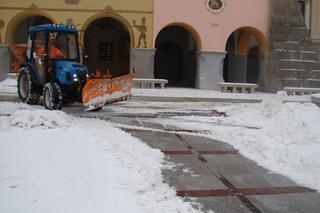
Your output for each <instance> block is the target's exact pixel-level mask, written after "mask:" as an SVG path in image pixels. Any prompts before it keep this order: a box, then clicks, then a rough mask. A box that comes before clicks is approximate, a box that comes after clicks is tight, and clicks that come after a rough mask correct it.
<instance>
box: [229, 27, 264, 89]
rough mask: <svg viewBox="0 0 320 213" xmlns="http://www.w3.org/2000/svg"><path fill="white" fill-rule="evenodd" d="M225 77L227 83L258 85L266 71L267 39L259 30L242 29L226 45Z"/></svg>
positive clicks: (233, 34) (236, 31) (230, 37)
mask: <svg viewBox="0 0 320 213" xmlns="http://www.w3.org/2000/svg"><path fill="white" fill-rule="evenodd" d="M226 52H227V55H226V57H225V59H224V68H223V77H224V80H225V81H226V82H237V83H258V82H259V81H260V78H261V77H260V76H261V73H262V72H263V69H264V55H265V52H266V38H265V36H264V35H263V33H261V32H260V31H259V30H257V29H255V28H252V27H242V28H239V29H237V30H235V31H234V32H233V33H232V34H231V35H230V36H229V38H228V40H227V43H226Z"/></svg>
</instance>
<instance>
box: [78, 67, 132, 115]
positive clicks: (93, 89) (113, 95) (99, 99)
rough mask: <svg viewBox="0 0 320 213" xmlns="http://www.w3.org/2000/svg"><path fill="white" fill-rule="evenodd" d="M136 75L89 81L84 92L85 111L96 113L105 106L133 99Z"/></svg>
mask: <svg viewBox="0 0 320 213" xmlns="http://www.w3.org/2000/svg"><path fill="white" fill-rule="evenodd" d="M133 77H134V73H130V74H127V75H123V76H119V77H116V78H108V77H106V78H103V77H101V78H93V79H88V81H87V83H86V85H85V86H84V88H83V91H82V101H83V105H84V107H85V111H94V110H97V109H99V108H101V107H103V106H104V105H105V104H108V103H113V102H118V101H123V100H127V99H129V98H130V97H131V88H132V79H133Z"/></svg>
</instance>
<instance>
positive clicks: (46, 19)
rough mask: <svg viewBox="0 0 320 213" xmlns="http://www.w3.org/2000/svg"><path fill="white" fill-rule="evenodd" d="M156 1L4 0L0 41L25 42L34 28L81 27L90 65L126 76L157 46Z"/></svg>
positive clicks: (86, 60) (0, 11)
mask: <svg viewBox="0 0 320 213" xmlns="http://www.w3.org/2000/svg"><path fill="white" fill-rule="evenodd" d="M153 2H154V1H153V0H139V1H130V0H122V1H119V0H108V1H101V0H90V1H85V0H59V1H43V0H42V1H41V0H32V1H31V0H27V1H24V0H14V1H12V0H2V1H1V2H0V43H2V44H6V45H9V47H10V45H12V44H23V43H26V41H27V35H28V28H29V27H32V26H36V25H40V24H49V23H52V24H71V25H74V26H76V28H77V29H78V30H79V31H80V33H79V41H80V44H81V46H82V47H83V49H85V50H86V51H85V52H84V54H85V55H86V56H87V57H86V58H85V59H84V63H85V64H86V65H87V66H88V67H89V69H91V70H96V69H99V70H104V71H105V70H108V71H110V72H111V74H113V75H121V74H124V73H127V72H128V71H129V70H130V66H131V67H134V66H135V58H136V59H137V56H136V55H137V54H136V51H138V52H141V51H143V49H148V48H152V47H153V35H152V33H153ZM106 35H107V36H106ZM110 50H111V51H110ZM110 52H112V53H111V54H112V55H110ZM106 55H108V57H109V58H108V59H109V60H107V59H106ZM138 55H139V57H140V56H141V53H138ZM142 55H143V54H142ZM142 57H144V56H142ZM137 60H139V59H137ZM2 66H3V65H2ZM139 68H140V67H139ZM2 69H4V68H2ZM9 69H10V68H9ZM131 69H132V68H131ZM140 69H142V70H143V69H144V68H143V67H142V68H140Z"/></svg>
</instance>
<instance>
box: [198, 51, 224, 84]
mask: <svg viewBox="0 0 320 213" xmlns="http://www.w3.org/2000/svg"><path fill="white" fill-rule="evenodd" d="M225 55H226V52H217V51H200V52H198V55H197V75H196V81H195V84H196V88H198V89H209V90H215V89H217V86H218V83H220V82H224V80H223V59H224V57H225Z"/></svg>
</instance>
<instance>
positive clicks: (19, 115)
mask: <svg viewBox="0 0 320 213" xmlns="http://www.w3.org/2000/svg"><path fill="white" fill-rule="evenodd" d="M69 120H71V117H70V116H68V115H66V114H65V113H64V112H61V111H45V110H32V111H30V110H19V111H17V112H14V113H13V114H12V115H11V116H10V117H9V124H10V125H11V126H17V127H22V128H35V127H41V128H49V129H52V128H62V127H65V128H66V127H69V126H70V123H69Z"/></svg>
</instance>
